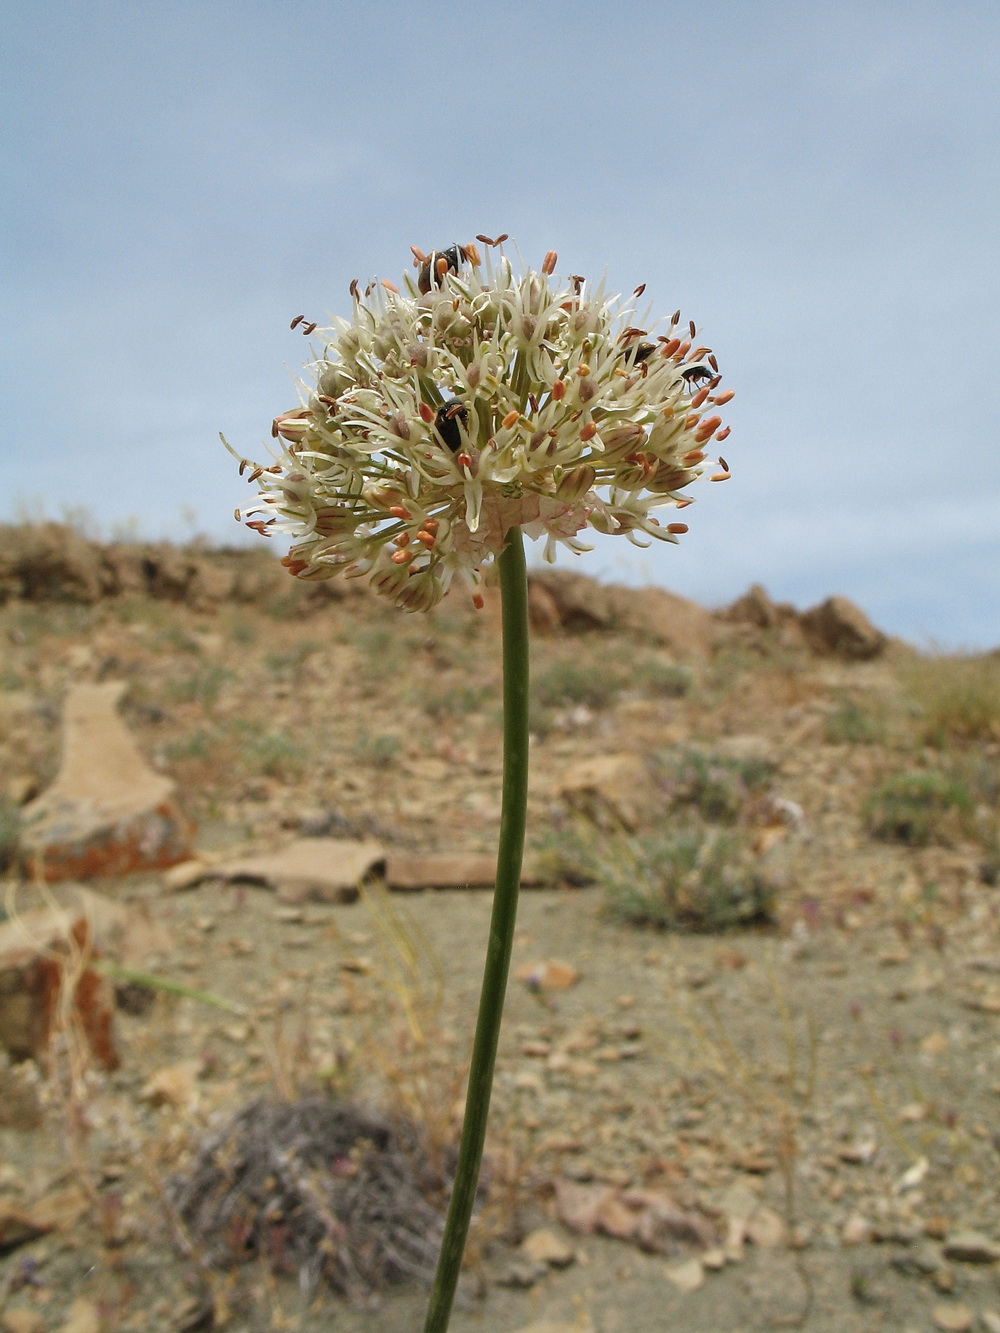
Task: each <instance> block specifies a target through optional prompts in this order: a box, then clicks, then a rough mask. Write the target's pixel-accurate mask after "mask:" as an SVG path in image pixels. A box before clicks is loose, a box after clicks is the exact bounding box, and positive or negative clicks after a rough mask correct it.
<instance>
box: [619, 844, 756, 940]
mask: <svg viewBox="0 0 1000 1333" xmlns="http://www.w3.org/2000/svg"><path fill="white" fill-rule="evenodd" d="M597 864H598V869H599V874H600V879H601V882H602V883H603V885H604V889H605V895H606V904H607V910H608V912H609V914H610V915H611V916H613V917H616V918H618V919H619V920H623V921H629V922H632V923H633V924H635V925H643V926H656V927H658V928H660V929H663V930H692V931H717V930H731V929H733V928H736V927H741V926H743V927H745V926H752V925H763V924H766V923H768V922H769V921H771V920H772V919H773V916H774V904H775V893H776V891H775V887H774V884H773V883H772V882H771V881H770V880H769V879H768V877H767V876H766V875H765V874H764V873H763V872H762V871H761V869H760V867H759V865H758V864H757V862H756V860H755V858H754V857H753V856H752V854H751V852H750V849H749V846H748V845H747V843H746V841H745V840H744V839H743V838H741V837H740V836H739V835H738V834H735V833H731V832H723V831H721V830H718V829H706V828H704V827H702V826H695V827H691V828H687V829H681V830H676V831H671V832H667V833H663V834H659V835H657V836H654V837H645V838H628V839H618V840H616V842H615V843H614V844H612V845H611V846H609V847H608V849H607V851H606V853H605V854H604V855H603V856H601V857H600V858H599V859H598V862H597Z"/></svg>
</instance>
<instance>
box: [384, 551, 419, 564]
mask: <svg viewBox="0 0 1000 1333" xmlns="http://www.w3.org/2000/svg"><path fill="white" fill-rule="evenodd" d="M412 558H413V557H412V556H411V555H410V553H409V551H394V552H393V553H392V555H391V556H390V557H389V559H390V560H391V561H392V563H393V564H394V565H405V564H406V563H407V561H409V560H411V559H412Z"/></svg>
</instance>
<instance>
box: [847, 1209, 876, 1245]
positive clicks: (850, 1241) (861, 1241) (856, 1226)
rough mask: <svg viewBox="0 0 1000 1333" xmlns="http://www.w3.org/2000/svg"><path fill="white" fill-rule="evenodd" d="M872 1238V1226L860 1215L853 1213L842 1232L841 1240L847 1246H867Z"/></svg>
mask: <svg viewBox="0 0 1000 1333" xmlns="http://www.w3.org/2000/svg"><path fill="white" fill-rule="evenodd" d="M871 1238H872V1224H871V1222H870V1221H869V1220H868V1218H867V1217H862V1215H861V1214H860V1213H852V1214H851V1216H850V1217H849V1218H848V1219H847V1221H846V1222H845V1223H844V1225H843V1227H842V1228H841V1231H840V1239H841V1241H842V1242H843V1244H845V1245H866V1244H867V1243H868V1241H870V1240H871Z"/></svg>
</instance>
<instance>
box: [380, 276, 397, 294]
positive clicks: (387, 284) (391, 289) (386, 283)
mask: <svg viewBox="0 0 1000 1333" xmlns="http://www.w3.org/2000/svg"><path fill="white" fill-rule="evenodd" d="M382 286H383V287H384V288H385V289H386V291H387V292H395V293H396V295H397V296H398V295H399V288H398V287H397V286H396V284H395V283H394V282H390V281H389V279H388V278H383V279H382Z"/></svg>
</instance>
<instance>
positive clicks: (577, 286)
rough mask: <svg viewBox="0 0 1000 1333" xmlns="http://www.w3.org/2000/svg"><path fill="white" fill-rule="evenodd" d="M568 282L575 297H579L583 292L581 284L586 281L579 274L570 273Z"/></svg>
mask: <svg viewBox="0 0 1000 1333" xmlns="http://www.w3.org/2000/svg"><path fill="white" fill-rule="evenodd" d="M569 280H570V282H571V283H572V284H573V290H574V291H575V292H576V294H577V296H579V295H580V293H581V291H583V284H584V283H585V282H586V281H587V279H586V278H585V277H583V276H582V275H581V274H579V273H571V274H570V275H569Z"/></svg>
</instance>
